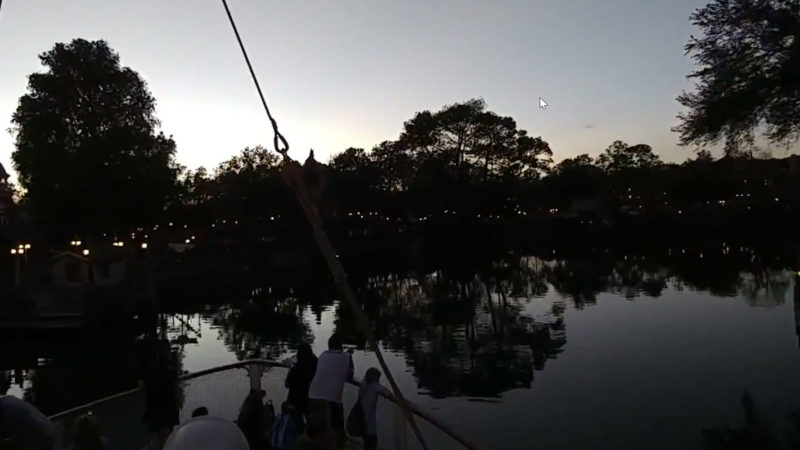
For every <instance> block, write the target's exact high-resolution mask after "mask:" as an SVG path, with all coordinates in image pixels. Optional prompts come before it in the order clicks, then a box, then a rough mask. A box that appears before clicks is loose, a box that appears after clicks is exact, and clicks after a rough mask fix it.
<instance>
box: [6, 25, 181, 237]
mask: <svg viewBox="0 0 800 450" xmlns="http://www.w3.org/2000/svg"><path fill="white" fill-rule="evenodd" d="M39 59H40V60H41V62H42V64H43V65H44V67H45V68H46V71H45V72H37V73H33V74H31V75H30V76H29V77H28V93H27V94H25V95H23V96H22V97H21V98H20V100H19V106H18V107H17V110H16V111H15V112H14V114H13V116H12V124H13V128H12V132H13V134H14V136H15V138H16V142H15V144H16V150H15V151H14V152H13V154H12V159H13V162H14V167H15V169H16V170H17V173H18V174H19V181H20V184H21V185H22V186H23V187H24V188H25V190H26V191H27V193H26V196H27V197H28V198H29V199H30V202H31V206H32V207H33V208H34V210H35V211H36V213H38V214H39V215H40V216H41V217H42V218H43V219H45V220H47V221H48V222H49V223H50V224H51V225H62V226H64V227H67V228H70V229H72V230H74V229H75V228H82V229H86V228H87V227H92V226H96V227H109V226H111V227H120V226H130V225H136V224H141V223H146V222H148V221H151V220H154V219H155V218H156V217H158V215H159V214H160V213H162V212H163V210H164V207H165V206H166V205H167V204H168V203H169V201H170V200H171V199H172V198H173V197H174V196H175V195H176V194H177V184H176V177H177V172H178V167H177V165H176V164H175V161H174V155H175V143H174V142H173V140H172V138H168V137H166V136H164V134H163V133H160V132H158V133H157V132H156V128H157V127H158V125H159V122H158V120H157V119H156V117H155V115H154V108H155V99H154V98H153V97H152V95H151V94H150V92H149V91H148V89H147V85H146V83H145V81H144V80H143V79H142V78H141V77H140V76H139V74H137V73H136V72H135V71H134V70H132V69H130V68H128V67H124V66H122V65H120V60H119V55H118V54H117V53H116V52H114V51H113V50H112V49H111V48H110V47H109V46H108V44H107V43H106V42H105V41H86V40H83V39H75V40H73V41H72V42H70V43H69V44H63V43H59V44H56V45H55V47H53V49H52V50H50V51H47V52H45V53H42V54H41V55H40V56H39Z"/></svg>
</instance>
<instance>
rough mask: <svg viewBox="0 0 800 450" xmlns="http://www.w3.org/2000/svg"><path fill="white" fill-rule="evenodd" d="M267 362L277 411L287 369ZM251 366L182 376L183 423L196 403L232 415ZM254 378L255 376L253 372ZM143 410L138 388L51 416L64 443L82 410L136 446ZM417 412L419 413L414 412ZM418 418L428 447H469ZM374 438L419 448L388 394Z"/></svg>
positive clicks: (116, 441)
mask: <svg viewBox="0 0 800 450" xmlns="http://www.w3.org/2000/svg"><path fill="white" fill-rule="evenodd" d="M248 364H249V365H248ZM268 364H269V365H265V366H260V367H261V369H259V370H262V371H263V373H262V374H261V376H260V387H261V388H262V389H264V390H265V391H266V393H267V395H266V398H265V401H267V400H271V401H272V403H273V404H274V405H275V409H276V413H277V412H279V411H280V404H281V403H282V402H283V401H284V400H285V399H286V394H287V392H286V388H285V387H284V385H283V381H284V379H285V377H286V373H287V371H288V369H286V368H285V367H280V366H279V364H278V363H275V362H268ZM252 365H253V364H252V362H251V363H247V362H242V363H237V364H232V365H229V366H224V367H222V368H217V369H211V370H207V371H202V372H198V373H196V374H188V375H186V376H184V377H182V389H181V393H182V401H181V405H182V406H181V410H180V420H181V422H183V421H186V420H189V419H190V418H191V413H192V411H193V410H194V409H195V408H198V407H200V406H204V407H206V408H207V409H208V411H209V414H211V415H215V416H219V417H223V418H227V419H230V420H234V419H235V418H236V417H237V416H238V413H239V407H240V406H241V403H242V401H243V400H244V398H245V397H246V396H247V394H248V392H249V391H250V387H251V384H252V383H253V373H252V372H251V371H250V369H249V367H252ZM255 377H256V378H258V373H257V372H256V373H255ZM256 384H259V383H256ZM357 394H358V388H357V387H356V386H352V385H348V386H347V387H346V388H345V394H344V405H345V413H347V412H348V411H349V410H350V408H351V407H352V405H353V404H354V402H355V400H356V398H357ZM144 410H145V392H144V389H141V388H136V389H132V390H130V391H127V392H123V393H120V394H117V395H115V396H112V397H108V398H105V399H102V400H99V401H97V402H94V403H92V404H88V405H83V406H80V407H78V408H74V409H71V410H69V411H65V412H63V413H59V414H56V415H54V416H52V417H51V419H52V420H53V422H54V423H55V424H56V426H57V428H58V430H59V438H60V439H59V440H60V443H61V444H62V446H64V444H67V445H69V444H71V443H72V429H73V427H74V423H75V421H76V420H77V419H78V418H79V417H80V416H81V415H83V414H87V413H89V412H91V414H92V415H94V416H95V417H96V419H97V422H98V424H99V426H100V430H101V434H102V435H103V436H105V437H106V438H107V439H108V440H109V441H110V442H111V443H112V445H113V446H114V448H117V449H119V450H139V449H141V448H143V447H145V446H146V445H147V444H148V439H149V433H148V430H147V428H146V426H145V425H144V424H143V423H142V420H141V419H142V416H143V414H144ZM415 414H417V413H416V412H415ZM416 422H417V423H418V425H419V426H420V428H421V431H422V433H423V436H424V437H425V440H426V442H427V443H428V447H429V448H432V449H463V448H467V446H465V445H462V444H461V443H459V442H457V441H456V440H455V439H453V438H452V437H451V436H450V435H448V433H447V432H446V431H443V429H442V428H441V426H440V425H437V424H433V423H431V422H428V421H426V420H422V419H420V418H418V419H417V420H416ZM378 442H379V446H380V447H381V448H393V449H397V450H406V449H419V448H421V446H420V445H419V443H418V442H417V441H416V439H415V437H414V434H413V432H411V428H410V427H409V426H408V424H407V423H406V421H405V418H404V414H403V413H402V410H401V409H400V408H399V406H397V405H396V404H395V403H393V402H392V401H389V400H386V399H382V400H381V401H379V402H378ZM64 447H66V446H64ZM348 448H353V449H358V448H361V440H360V439H351V440H350V442H349V443H348Z"/></svg>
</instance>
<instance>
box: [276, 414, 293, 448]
mask: <svg viewBox="0 0 800 450" xmlns="http://www.w3.org/2000/svg"><path fill="white" fill-rule="evenodd" d="M298 435H300V424H299V423H298V418H297V417H296V416H295V415H293V414H292V413H281V414H280V415H278V418H277V420H275V423H274V424H273V425H272V429H270V437H269V443H270V445H271V446H272V448H273V449H290V448H294V447H295V443H296V442H297V437H298Z"/></svg>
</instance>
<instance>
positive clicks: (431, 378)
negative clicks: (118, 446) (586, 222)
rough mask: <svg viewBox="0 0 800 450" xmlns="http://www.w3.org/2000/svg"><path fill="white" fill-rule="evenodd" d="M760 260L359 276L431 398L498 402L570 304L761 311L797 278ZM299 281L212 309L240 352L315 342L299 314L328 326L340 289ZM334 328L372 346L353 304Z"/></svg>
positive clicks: (679, 254)
mask: <svg viewBox="0 0 800 450" xmlns="http://www.w3.org/2000/svg"><path fill="white" fill-rule="evenodd" d="M753 255H754V251H753V250H751V249H747V248H744V247H742V248H739V249H729V248H727V247H724V248H723V251H721V252H717V254H714V253H712V252H708V251H706V253H705V254H703V251H701V250H696V249H692V250H689V251H687V249H668V250H667V251H665V252H663V253H662V254H655V255H652V254H651V255H648V256H643V255H634V254H629V255H614V254H610V253H608V252H604V251H594V252H591V254H589V255H588V256H587V255H583V256H580V257H564V258H562V259H554V258H549V259H545V258H541V257H535V256H520V255H517V254H514V253H509V254H508V255H506V256H504V257H488V258H485V259H481V258H478V257H475V256H474V255H473V257H471V258H468V259H467V260H464V261H461V260H459V261H449V262H448V261H446V260H439V261H437V263H439V264H438V266H439V267H431V266H430V265H424V266H423V267H414V268H407V270H406V271H405V272H399V271H396V270H389V271H386V272H384V273H369V272H367V270H368V266H367V265H357V266H356V267H358V269H359V270H358V272H357V273H353V274H352V275H351V279H352V280H356V281H357V285H356V290H357V294H358V296H359V299H360V301H361V302H362V305H363V308H364V309H365V311H366V312H367V313H368V316H369V317H370V320H371V322H372V326H373V329H374V332H375V334H376V337H377V338H378V339H379V340H380V341H381V342H382V344H383V345H384V346H385V347H386V348H388V349H390V350H393V351H396V352H400V353H403V354H404V355H405V356H406V360H407V364H408V365H409V367H411V369H412V371H413V374H414V376H415V377H416V378H417V382H418V384H419V386H420V388H421V389H422V390H423V392H424V393H426V394H428V395H431V396H433V397H436V398H442V397H449V396H465V397H480V398H496V397H499V396H500V395H501V394H503V393H504V392H506V391H508V390H511V389H515V388H530V386H531V383H532V382H533V379H534V372H535V371H539V370H543V369H544V368H545V365H546V362H547V360H548V359H551V358H555V357H557V355H558V354H559V353H561V352H562V351H563V350H564V347H565V344H566V341H567V338H566V324H565V319H564V313H565V310H566V307H567V305H566V304H565V301H569V302H570V303H571V304H572V305H573V307H574V308H575V309H578V310H580V309H582V308H585V307H587V306H590V305H593V304H595V303H596V301H597V296H598V295H600V294H602V293H613V294H618V295H620V296H622V297H624V298H627V299H630V300H634V299H637V298H640V297H642V296H644V297H652V298H657V297H660V296H661V295H662V293H663V292H664V291H665V290H666V289H667V288H668V287H671V288H673V289H677V290H682V289H692V290H707V291H710V292H711V293H713V294H715V295H718V296H735V295H739V296H741V297H743V298H744V299H746V301H747V302H748V303H749V304H750V305H752V306H771V305H772V306H774V305H778V304H781V303H783V302H784V301H785V298H786V295H787V293H788V289H789V287H790V286H791V285H792V283H791V279H790V278H791V273H789V272H787V271H786V270H785V269H786V267H788V263H787V262H786V261H780V260H778V261H772V262H770V263H769V264H767V263H765V262H763V261H761V260H760V259H758V258H754V257H753ZM384 269H385V268H384ZM297 286H300V288H299V289H298V288H290V289H287V290H284V291H282V292H278V290H273V289H272V288H259V289H255V290H253V291H252V293H251V295H250V297H249V298H248V299H247V300H246V301H245V302H244V303H243V304H239V305H236V306H231V307H227V308H223V309H220V310H219V311H218V312H217V313H216V314H215V315H214V323H215V324H216V325H218V326H219V327H220V328H221V329H222V330H223V331H222V332H223V336H224V340H225V343H226V344H227V345H228V347H229V348H230V349H231V350H232V351H233V352H234V353H235V354H236V355H237V357H239V358H248V357H253V356H262V357H279V356H281V355H283V354H285V353H286V352H287V351H289V350H290V349H292V348H295V347H296V346H297V344H299V343H300V342H302V341H310V340H313V338H314V336H312V333H311V331H310V330H311V329H310V326H309V325H308V324H307V323H306V322H304V320H305V319H304V318H303V317H304V316H303V314H302V312H303V311H305V310H306V308H309V307H310V308H311V309H312V310H315V311H316V315H317V321H319V314H320V311H321V309H322V307H323V306H324V305H332V304H334V302H333V300H332V299H333V298H334V296H335V294H334V293H333V291H332V285H331V284H330V283H329V282H325V283H319V282H317V283H312V282H311V280H306V282H304V283H299V284H297ZM551 289H552V292H551ZM334 323H335V327H336V331H337V332H339V333H340V334H341V335H342V336H343V337H344V339H345V342H346V343H347V344H350V345H354V346H356V347H357V348H359V349H365V346H366V340H365V337H364V336H363V334H362V333H361V332H360V331H359V330H358V327H357V324H356V321H355V318H354V317H353V314H352V312H351V311H350V310H349V308H348V307H347V306H346V305H343V304H336V305H335V321H334Z"/></svg>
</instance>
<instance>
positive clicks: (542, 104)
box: [539, 97, 547, 109]
mask: <svg viewBox="0 0 800 450" xmlns="http://www.w3.org/2000/svg"><path fill="white" fill-rule="evenodd" d="M539 109H547V102H546V101H544V99H543V98H542V97H539Z"/></svg>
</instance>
